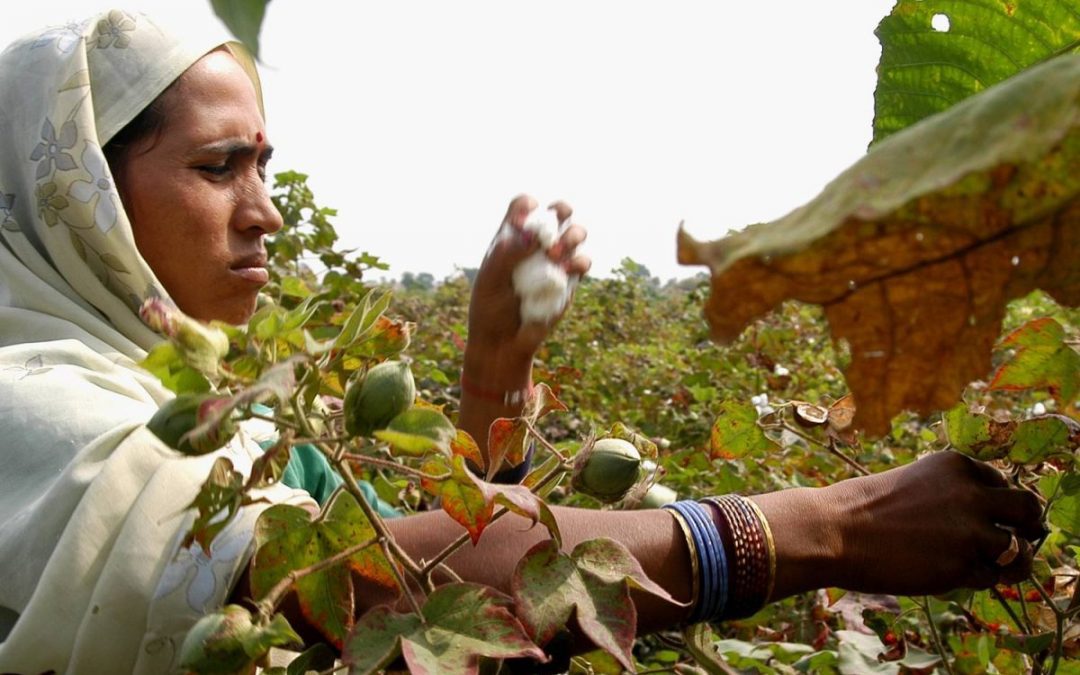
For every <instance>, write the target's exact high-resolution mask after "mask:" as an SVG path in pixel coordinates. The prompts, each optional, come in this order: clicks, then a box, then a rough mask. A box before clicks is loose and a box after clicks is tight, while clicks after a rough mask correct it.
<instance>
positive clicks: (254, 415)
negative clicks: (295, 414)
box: [248, 411, 300, 431]
mask: <svg viewBox="0 0 1080 675" xmlns="http://www.w3.org/2000/svg"><path fill="white" fill-rule="evenodd" d="M248 414H249V415H250V416H251V419H254V420H263V421H264V422H273V423H274V425H276V426H279V427H285V428H286V429H292V430H293V431H299V430H300V427H299V425H297V424H294V423H292V422H289V421H288V420H282V419H278V418H276V417H274V416H273V415H262V414H260V413H257V412H250V411H249V412H248Z"/></svg>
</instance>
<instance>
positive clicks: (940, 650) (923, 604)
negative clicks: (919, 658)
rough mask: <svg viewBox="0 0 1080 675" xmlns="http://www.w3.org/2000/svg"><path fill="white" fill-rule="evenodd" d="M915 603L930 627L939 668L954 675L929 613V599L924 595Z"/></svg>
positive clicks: (949, 674)
mask: <svg viewBox="0 0 1080 675" xmlns="http://www.w3.org/2000/svg"><path fill="white" fill-rule="evenodd" d="M916 602H917V603H918V604H919V607H920V608H921V609H922V611H923V614H924V615H925V616H926V623H927V625H929V626H930V637H931V639H933V641H934V648H935V649H937V653H938V655H939V656H941V666H942V667H943V668H944V669H945V672H946V673H947V675H954V673H953V669H952V664H951V663H949V654H948V653H947V652H946V651H945V643H943V642H942V641H941V635H940V634H938V629H937V624H935V623H934V615H933V614H931V613H930V600H929V598H927V596H925V595H924V596H923V597H922V599H921V601H916Z"/></svg>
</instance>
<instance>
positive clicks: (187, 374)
mask: <svg viewBox="0 0 1080 675" xmlns="http://www.w3.org/2000/svg"><path fill="white" fill-rule="evenodd" d="M139 365H140V366H142V367H143V368H145V369H146V370H148V371H150V373H151V374H153V375H154V377H156V378H158V379H159V380H161V383H162V384H163V385H165V387H167V388H168V389H170V390H172V391H174V392H176V393H177V394H201V393H203V392H207V391H210V382H209V380H207V379H206V376H205V375H203V374H202V373H200V372H199V371H198V370H196V369H194V368H192V367H191V366H189V365H187V362H185V361H184V359H183V357H182V356H180V351H179V350H178V349H177V348H176V345H175V344H173V343H172V342H169V341H165V342H159V343H158V344H156V345H154V347H153V348H152V349H151V350H150V352H149V353H148V354H147V355H146V358H145V359H143V360H142V361H140V362H139Z"/></svg>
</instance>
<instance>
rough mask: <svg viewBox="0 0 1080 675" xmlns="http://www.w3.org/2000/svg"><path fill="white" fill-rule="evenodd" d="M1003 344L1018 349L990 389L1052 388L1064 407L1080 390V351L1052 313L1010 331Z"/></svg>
mask: <svg viewBox="0 0 1080 675" xmlns="http://www.w3.org/2000/svg"><path fill="white" fill-rule="evenodd" d="M1000 346H1001V347H1004V348H1011V349H1015V350H1016V353H1015V354H1014V355H1013V357H1012V358H1011V359H1009V360H1008V361H1006V362H1005V363H1004V364H1002V365H1001V367H1000V368H998V369H997V372H996V373H994V378H993V379H992V380H991V381H990V389H1004V390H1009V391H1016V390H1021V389H1048V390H1050V394H1051V395H1052V396H1053V397H1054V400H1055V401H1057V403H1058V406H1060V407H1061V408H1062V409H1064V408H1066V407H1067V406H1069V405H1071V404H1072V402H1073V401H1074V400H1076V396H1077V394H1078V393H1080V354H1077V353H1076V350H1075V349H1073V348H1072V347H1070V346H1069V345H1068V344H1066V342H1065V330H1064V329H1063V328H1062V327H1061V324H1059V323H1058V322H1057V321H1054V320H1053V319H1051V318H1049V317H1045V318H1042V319H1035V320H1034V321H1029V322H1027V323H1026V324H1024V325H1023V326H1020V327H1019V328H1017V329H1016V330H1014V331H1013V332H1011V333H1009V335H1008V336H1006V337H1005V339H1004V340H1002V341H1001V345H1000Z"/></svg>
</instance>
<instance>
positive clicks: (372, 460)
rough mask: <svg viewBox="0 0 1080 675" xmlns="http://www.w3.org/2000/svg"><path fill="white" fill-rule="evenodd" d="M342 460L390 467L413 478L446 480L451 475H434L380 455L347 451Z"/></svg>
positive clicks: (384, 467)
mask: <svg viewBox="0 0 1080 675" xmlns="http://www.w3.org/2000/svg"><path fill="white" fill-rule="evenodd" d="M340 460H342V461H347V462H356V463H357V464H368V465H370V466H377V467H379V468H381V469H390V470H391V471H396V472H398V473H403V474H405V475H406V476H412V477H413V478H421V479H423V478H427V479H431V480H445V479H447V478H449V477H450V474H449V473H446V474H441V475H432V474H429V473H424V472H423V471H421V470H419V469H414V468H412V467H411V466H405V465H404V464H398V463H397V462H394V461H392V460H389V459H381V458H379V457H371V456H368V455H357V454H354V453H349V452H346V453H344V454H343V455H341V457H340Z"/></svg>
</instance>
